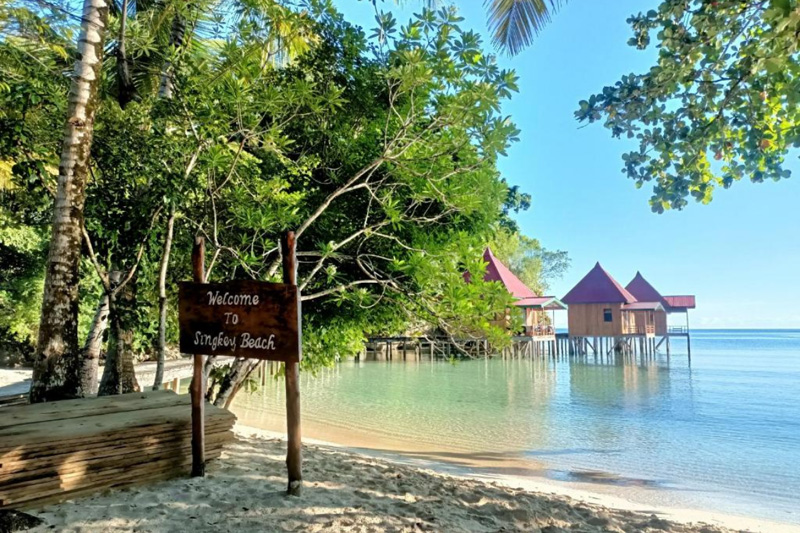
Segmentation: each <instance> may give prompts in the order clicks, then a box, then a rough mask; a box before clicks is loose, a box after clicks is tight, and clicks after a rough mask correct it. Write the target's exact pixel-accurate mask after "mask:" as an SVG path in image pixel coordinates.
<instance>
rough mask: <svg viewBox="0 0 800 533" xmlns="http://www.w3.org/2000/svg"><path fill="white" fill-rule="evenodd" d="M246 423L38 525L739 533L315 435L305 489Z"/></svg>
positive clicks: (274, 442)
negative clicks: (176, 471) (201, 466)
mask: <svg viewBox="0 0 800 533" xmlns="http://www.w3.org/2000/svg"><path fill="white" fill-rule="evenodd" d="M234 431H235V434H236V439H235V440H234V441H233V442H232V443H230V444H228V445H226V447H225V449H224V451H223V453H222V456H221V457H220V459H218V460H215V461H212V462H210V463H209V464H208V468H207V470H206V477H204V478H191V477H182V478H176V479H171V480H168V481H162V482H157V483H152V484H148V485H141V486H136V487H132V488H127V489H120V490H112V491H110V492H106V493H103V494H98V495H94V496H89V497H84V498H80V499H75V500H68V501H65V502H63V503H60V504H56V505H50V506H45V507H41V508H34V509H30V510H29V512H30V514H33V515H34V516H37V517H38V518H40V519H41V520H43V523H42V524H41V525H39V526H36V527H35V528H33V529H31V530H30V531H32V532H34V533H45V532H48V531H63V532H69V533H78V532H80V533H95V532H96V533H100V532H108V531H138V532H142V533H144V532H153V533H156V532H159V533H160V532H166V531H175V532H178V531H192V532H193V533H203V532H209V533H210V532H215V533H216V532H225V531H229V532H236V533H256V532H262V531H297V532H337V533H338V532H352V533H355V532H359V533H367V532H368V533H381V532H384V531H395V532H409V533H411V532H420V531H427V532H434V531H436V532H438V531H442V532H451V531H452V532H455V531H458V532H461V531H465V532H471V533H496V532H498V531H536V532H540V533H569V532H572V531H580V532H584V533H634V532H643V533H662V532H664V531H669V532H673V533H734V530H732V529H729V528H725V527H722V526H720V525H717V524H715V523H711V522H708V521H706V522H704V523H694V524H686V523H682V522H677V521H671V520H668V519H667V518H664V517H660V516H657V515H656V514H655V513H653V512H651V511H652V510H647V511H645V512H642V511H629V510H624V509H620V508H617V507H612V506H608V505H606V503H605V501H603V502H600V503H598V502H594V501H592V502H589V503H585V502H583V501H581V500H580V499H579V498H576V497H572V496H565V495H559V494H556V493H553V492H551V493H547V492H531V491H529V490H526V489H523V488H514V486H513V485H514V484H513V483H512V484H506V483H500V482H499V481H498V480H492V481H489V480H480V479H471V478H468V477H460V476H453V475H447V474H442V473H439V472H436V471H433V470H431V469H429V468H423V467H420V466H409V465H405V464H400V463H398V462H394V461H391V460H389V459H388V458H374V457H370V456H367V455H364V454H360V453H356V452H353V451H350V450H348V449H346V448H342V447H337V446H328V445H317V444H313V443H312V441H311V439H306V443H305V445H304V450H303V459H304V467H303V474H304V476H303V477H304V484H303V489H302V493H301V494H300V496H299V497H295V496H288V495H287V494H286V485H287V475H286V466H285V462H284V459H285V456H286V455H285V454H286V443H285V441H282V440H279V439H275V438H268V437H269V433H268V432H264V431H263V430H258V429H254V428H247V427H242V426H237V427H235V429H234ZM754 531H758V530H754ZM770 531H778V532H780V531H782V530H780V529H775V528H771V529H770ZM786 531H788V530H786Z"/></svg>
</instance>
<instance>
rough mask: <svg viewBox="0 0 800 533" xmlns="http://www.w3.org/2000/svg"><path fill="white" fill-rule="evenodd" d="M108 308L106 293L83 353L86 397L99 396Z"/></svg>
mask: <svg viewBox="0 0 800 533" xmlns="http://www.w3.org/2000/svg"><path fill="white" fill-rule="evenodd" d="M108 307H109V303H108V294H107V293H105V292H104V293H103V295H102V296H101V297H100V301H99V302H98V303H97V310H96V311H95V313H94V319H93V320H92V327H91V328H90V329H89V335H88V336H87V337H86V342H85V343H84V345H83V350H82V353H81V360H82V364H83V368H82V371H81V387H82V388H83V393H84V395H86V394H97V366H98V362H99V361H100V352H101V351H102V348H103V333H105V331H106V326H107V325H108Z"/></svg>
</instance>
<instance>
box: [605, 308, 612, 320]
mask: <svg viewBox="0 0 800 533" xmlns="http://www.w3.org/2000/svg"><path fill="white" fill-rule="evenodd" d="M612 321H613V316H612V315H611V309H603V322H612Z"/></svg>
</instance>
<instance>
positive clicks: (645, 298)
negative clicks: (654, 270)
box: [625, 272, 666, 304]
mask: <svg viewBox="0 0 800 533" xmlns="http://www.w3.org/2000/svg"><path fill="white" fill-rule="evenodd" d="M625 290H626V291H628V292H629V293H631V294H632V295H633V297H634V298H636V299H637V300H638V301H640V302H660V303H661V304H664V303H666V302H665V301H664V297H663V296H661V293H660V292H658V291H657V290H656V289H655V287H653V286H652V285H650V282H649V281H647V280H646V279H644V276H642V274H641V273H640V272H637V273H636V276H634V278H633V279H632V280H631V282H630V283H628V284H627V285H626V286H625Z"/></svg>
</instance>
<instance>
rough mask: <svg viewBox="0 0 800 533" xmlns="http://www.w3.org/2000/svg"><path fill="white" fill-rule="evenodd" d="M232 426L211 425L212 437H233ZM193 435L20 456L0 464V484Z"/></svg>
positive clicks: (186, 439)
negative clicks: (35, 473)
mask: <svg viewBox="0 0 800 533" xmlns="http://www.w3.org/2000/svg"><path fill="white" fill-rule="evenodd" d="M230 429H231V428H230V426H228V425H220V426H215V427H211V428H209V430H210V431H209V433H208V438H209V439H216V440H220V439H225V440H229V441H230V440H233V438H234V437H233V433H232V432H231V431H230ZM190 440H191V435H190V434H188V433H182V434H177V435H176V434H174V433H163V434H161V435H157V436H147V437H144V438H140V439H136V440H132V441H130V442H126V443H125V444H122V445H119V444H118V443H116V442H114V443H108V445H107V446H106V447H105V448H97V449H89V450H86V449H80V450H77V449H76V450H71V451H68V452H65V453H61V454H59V455H50V456H47V457H44V458H41V457H32V458H28V459H21V460H18V461H15V462H13V463H4V464H3V465H2V467H0V485H2V484H3V483H4V482H5V480H7V479H9V478H11V477H13V476H17V475H20V474H22V473H26V474H28V473H31V472H39V471H42V470H45V469H52V468H56V467H64V466H66V465H72V464H79V463H84V462H88V461H96V460H99V459H105V458H109V457H116V456H122V455H126V454H128V453H136V452H137V451H142V452H146V451H150V450H153V449H159V448H162V447H170V446H175V445H177V444H178V443H184V442H189V441H190Z"/></svg>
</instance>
